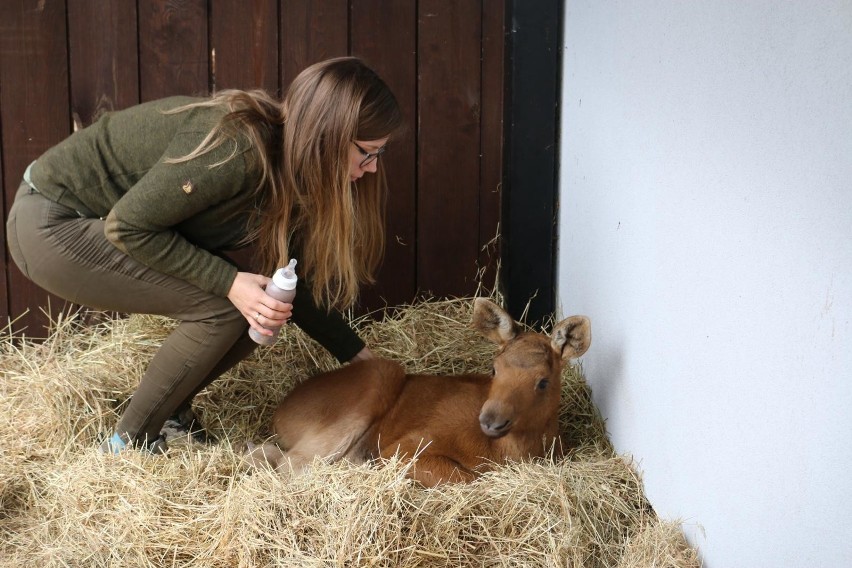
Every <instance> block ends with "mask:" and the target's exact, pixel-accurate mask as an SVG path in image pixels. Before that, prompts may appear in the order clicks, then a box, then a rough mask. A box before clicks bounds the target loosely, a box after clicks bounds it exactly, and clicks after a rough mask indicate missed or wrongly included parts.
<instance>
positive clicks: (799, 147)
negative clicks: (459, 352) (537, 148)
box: [558, 0, 852, 568]
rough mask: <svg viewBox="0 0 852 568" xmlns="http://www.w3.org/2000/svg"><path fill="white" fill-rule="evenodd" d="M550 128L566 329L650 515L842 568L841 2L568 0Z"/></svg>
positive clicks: (844, 242) (850, 368)
mask: <svg viewBox="0 0 852 568" xmlns="http://www.w3.org/2000/svg"><path fill="white" fill-rule="evenodd" d="M562 113H563V124H562V145H561V152H562V157H561V202H560V219H559V222H560V240H559V246H560V251H559V282H558V294H559V299H560V303H561V311H562V313H563V314H566V315H567V314H569V313H572V314H573V313H586V314H587V315H589V316H590V317H591V320H592V330H593V331H592V334H593V341H592V347H591V349H590V351H589V352H588V353H587V355H586V356H584V357H583V365H584V369H585V372H586V376H587V379H588V380H589V382H590V383H591V386H592V389H593V392H594V396H595V400H596V402H597V403H598V405H599V407H600V409H601V411H602V412H603V414H604V416H605V418H606V419H607V423H608V428H609V431H610V433H611V435H612V439H613V441H614V442H615V444H616V447H617V449H618V450H619V451H620V452H623V453H630V454H633V455H634V456H635V457H636V458H637V460H639V462H640V469H641V471H642V472H643V473H644V480H645V486H646V490H647V493H648V496H649V498H650V500H651V502H652V504H653V505H654V507H655V509H656V510H657V511H658V512H659V513H660V514H661V515H662V516H664V517H667V518H682V519H683V520H684V521H685V522H686V525H685V530H686V532H687V533H688V535H689V537H690V539H691V540H692V542H693V543H694V544H695V545H697V546H699V548H700V549H701V551H702V553H703V555H704V560H705V563H706V564H705V565H706V566H708V567H710V568H728V567H740V566H743V567H761V566H771V567H774V568H778V567H791V568H792V567H795V568H799V567H811V566H820V567H821V566H831V567H835V566H852V355H850V353H852V329H850V316H851V315H852V2H849V1H840V0H834V1H813V2H797V1H792V0H791V1H786V2H782V1H766V0H764V1H757V0H755V1H742V0H712V1H711V0H706V1H698V0H695V1H684V0H670V1H663V0H644V1H635V2H627V1H623V2H618V1H612V0H588V1H574V0H567V1H566V25H565V52H564V83H563V107H562ZM698 525H700V527H699V526H698ZM701 527H703V528H701Z"/></svg>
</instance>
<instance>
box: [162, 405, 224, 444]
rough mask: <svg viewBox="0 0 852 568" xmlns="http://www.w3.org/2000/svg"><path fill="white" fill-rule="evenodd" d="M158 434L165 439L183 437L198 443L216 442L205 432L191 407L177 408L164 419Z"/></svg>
mask: <svg viewBox="0 0 852 568" xmlns="http://www.w3.org/2000/svg"><path fill="white" fill-rule="evenodd" d="M160 436H162V437H164V438H165V439H167V440H178V439H180V438H183V439H186V440H187V441H190V442H195V443H198V444H215V443H216V438H215V437H213V435H212V434H210V433H209V432H207V430H206V429H205V428H204V426H203V425H202V424H201V421H200V420H198V417H197V416H196V415H195V413H194V412H193V411H192V409H191V408H185V409H183V410H179V411H177V412H176V413H175V414H174V415H173V416H172V417H171V418H169V419H168V420H166V422H165V423H164V424H163V428H162V429H161V430H160Z"/></svg>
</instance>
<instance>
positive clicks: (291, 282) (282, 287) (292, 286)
mask: <svg viewBox="0 0 852 568" xmlns="http://www.w3.org/2000/svg"><path fill="white" fill-rule="evenodd" d="M298 281H299V277H298V276H296V259H295V258H291V259H290V264H288V265H287V266H285V267H284V268H279V269H278V270H276V271H275V274H273V275H272V282H270V283H269V284H267V286H266V293H267V294H269V295H270V296H272V297H273V298H275V299H276V300H280V301H282V302H287V303H288V304H291V303H293V298H294V297H295V296H296V283H297V282H298ZM264 327H265V326H264ZM266 329H270V330H272V332H273V333H272V335H262V334H260V333H258V332H257V331H256V330H255V329H254V328H253V327H250V328H249V336H251V338H252V339H253V340H254V342H255V343H259V344H260V345H272V344H273V343H275V341H277V340H278V332H279V331H281V328H280V327H268V328H266Z"/></svg>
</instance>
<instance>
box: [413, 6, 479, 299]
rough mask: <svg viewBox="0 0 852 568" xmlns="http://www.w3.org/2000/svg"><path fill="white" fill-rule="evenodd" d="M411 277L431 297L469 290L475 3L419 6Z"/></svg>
mask: <svg viewBox="0 0 852 568" xmlns="http://www.w3.org/2000/svg"><path fill="white" fill-rule="evenodd" d="M418 10H419V27H418V70H419V84H420V104H419V109H418V113H419V116H418V128H419V132H418V151H419V160H420V167H419V173H418V198H417V214H418V221H417V266H418V273H417V280H418V285H419V288H420V289H421V290H422V291H431V292H432V293H433V294H435V295H437V296H446V295H466V294H472V293H473V292H475V290H476V261H477V258H478V255H479V227H478V222H477V220H478V218H479V213H478V207H479V172H480V163H479V153H480V116H481V106H480V104H481V103H480V101H481V91H480V49H481V45H480V38H481V22H480V3H479V2H452V1H449V0H422V1H421V2H419V4H418Z"/></svg>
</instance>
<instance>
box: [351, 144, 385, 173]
mask: <svg viewBox="0 0 852 568" xmlns="http://www.w3.org/2000/svg"><path fill="white" fill-rule="evenodd" d="M387 143H388V139H387V137H385V138H382V139H380V140H355V142H353V143H352V144H351V145H350V148H349V180H350V181H358V180H359V179H361V176H363V175H364V174H365V173H367V172H369V173H371V174H374V173H376V168H377V167H378V163H379V159H380V158H379V156H380V155H381V154H382V152H384V151H385V144H387Z"/></svg>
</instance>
